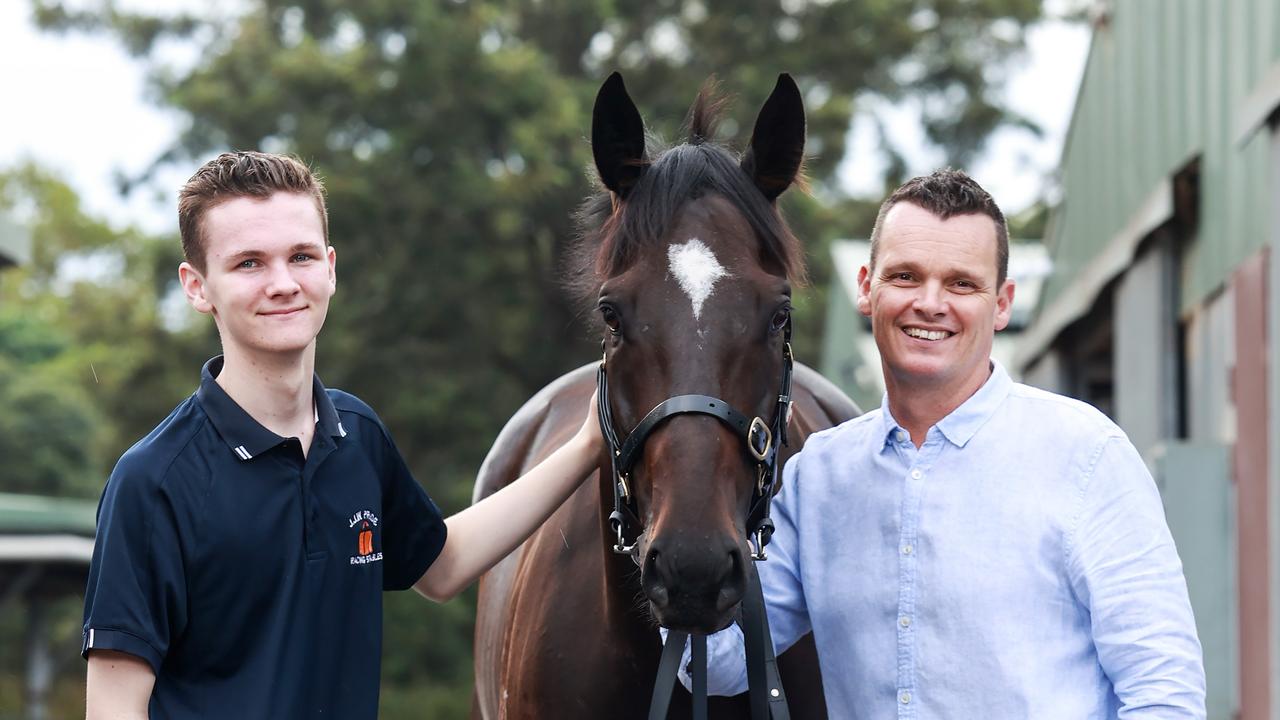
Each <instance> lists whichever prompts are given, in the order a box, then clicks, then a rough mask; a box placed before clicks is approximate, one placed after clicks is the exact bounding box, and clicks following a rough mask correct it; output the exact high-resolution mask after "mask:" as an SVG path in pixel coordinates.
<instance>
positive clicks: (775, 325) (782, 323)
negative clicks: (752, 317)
mask: <svg viewBox="0 0 1280 720" xmlns="http://www.w3.org/2000/svg"><path fill="white" fill-rule="evenodd" d="M790 320H791V308H789V307H781V308H778V310H777V312H775V313H774V314H773V319H772V320H770V321H769V332H775V333H776V332H779V331H781V330H782V329H783V328H785V327H786V326H787V323H788V322H789V321H790Z"/></svg>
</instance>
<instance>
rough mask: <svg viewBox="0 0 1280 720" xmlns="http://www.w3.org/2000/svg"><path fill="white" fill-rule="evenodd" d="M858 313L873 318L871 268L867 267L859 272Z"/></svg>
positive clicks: (863, 267)
mask: <svg viewBox="0 0 1280 720" xmlns="http://www.w3.org/2000/svg"><path fill="white" fill-rule="evenodd" d="M858 312H860V313H862V314H863V315H866V316H867V317H871V268H869V267H867V266H866V265H863V266H862V267H861V268H860V269H859V270H858Z"/></svg>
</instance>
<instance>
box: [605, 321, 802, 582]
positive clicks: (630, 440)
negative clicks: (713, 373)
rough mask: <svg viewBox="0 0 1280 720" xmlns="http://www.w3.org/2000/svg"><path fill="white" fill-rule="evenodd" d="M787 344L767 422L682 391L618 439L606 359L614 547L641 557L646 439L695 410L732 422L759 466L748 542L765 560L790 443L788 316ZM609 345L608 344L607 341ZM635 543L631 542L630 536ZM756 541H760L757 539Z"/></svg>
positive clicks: (758, 557)
mask: <svg viewBox="0 0 1280 720" xmlns="http://www.w3.org/2000/svg"><path fill="white" fill-rule="evenodd" d="M784 332H785V336H784V341H783V346H782V380H781V388H780V390H779V391H778V400H777V403H776V404H775V406H774V412H773V419H772V421H771V422H769V423H768V424H767V425H766V424H765V421H764V420H761V419H760V418H759V417H754V418H750V419H748V417H747V416H746V415H744V414H742V413H741V412H738V411H737V410H735V409H734V408H733V406H732V405H730V404H729V403H727V402H725V401H724V400H721V399H720V398H717V397H712V396H710V395H677V396H675V397H672V398H668V399H666V400H664V401H662V402H661V403H658V405H657V407H655V408H653V409H652V410H650V411H649V413H648V414H647V415H645V416H644V419H642V420H641V421H640V422H639V423H638V424H637V425H636V426H635V428H634V429H633V430H632V431H631V433H630V434H629V435H627V438H626V440H624V441H621V442H620V441H619V440H618V432H617V430H616V429H615V428H614V424H613V411H612V409H611V408H610V404H609V377H608V374H607V373H606V371H605V364H606V363H605V358H604V357H601V358H600V370H599V371H598V372H597V373H596V390H597V406H598V409H599V417H600V430H601V433H602V434H603V435H604V439H605V441H606V442H607V443H609V455H610V458H611V459H612V460H613V513H612V514H611V515H610V516H609V525H610V526H611V527H612V528H613V531H614V533H615V535H616V536H617V542H616V543H614V546H613V551H614V552H616V553H619V554H621V555H630V556H631V557H632V559H633V560H635V561H636V562H637V564H638V563H639V558H638V557H636V549H635V540H634V536H631V535H630V534H629V530H630V527H631V526H634V527H637V528H642V527H643V526H644V523H642V522H641V521H640V517H639V511H638V508H637V507H636V504H635V503H636V499H635V494H634V489H633V487H632V484H631V470H632V468H633V467H634V466H635V464H636V461H638V460H639V459H640V455H641V454H642V453H643V452H644V443H645V440H647V439H648V437H649V435H650V434H652V433H653V431H654V430H655V429H656V428H657V427H658V425H660V424H662V422H663V421H665V420H667V419H668V418H671V417H673V416H675V415H681V414H686V413H695V414H701V415H710V416H711V417H714V418H716V419H718V420H720V421H721V422H723V423H724V424H726V425H728V426H729V427H730V428H731V429H732V430H733V431H734V433H735V434H736V435H737V436H738V437H740V438H742V440H743V443H744V444H745V445H746V450H747V453H748V454H749V455H750V457H751V460H752V462H753V464H754V465H755V467H756V483H755V488H754V489H753V490H752V495H751V505H750V507H751V509H750V510H749V511H748V513H747V522H746V528H747V541H748V542H749V543H752V544H753V547H752V551H751V558H752V559H753V560H764V559H765V557H766V556H765V552H764V547H765V545H767V544H768V543H769V537H770V535H772V534H773V521H772V520H770V519H769V506H770V502H771V501H772V499H773V494H774V491H775V490H776V488H777V482H778V448H779V446H781V445H786V444H787V422H788V420H789V419H790V417H789V416H790V414H791V366H792V358H791V320H790V318H788V319H787V324H786V327H785V331H784ZM601 345H602V346H603V343H601ZM629 537H630V543H629V544H628V538H629ZM752 541H754V542H752Z"/></svg>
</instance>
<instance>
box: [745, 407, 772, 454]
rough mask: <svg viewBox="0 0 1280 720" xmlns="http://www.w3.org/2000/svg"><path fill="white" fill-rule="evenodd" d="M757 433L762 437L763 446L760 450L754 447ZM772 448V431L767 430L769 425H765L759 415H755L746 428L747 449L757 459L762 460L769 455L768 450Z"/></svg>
mask: <svg viewBox="0 0 1280 720" xmlns="http://www.w3.org/2000/svg"><path fill="white" fill-rule="evenodd" d="M757 434H760V435H762V436H763V437H764V448H763V449H761V450H757V449H756V443H755V438H756V435H757ZM772 448H773V433H771V432H769V426H768V425H765V423H764V421H763V420H761V419H760V417H759V416H756V417H755V418H754V419H753V420H752V421H751V427H749V428H747V450H748V451H749V452H750V453H751V456H752V457H754V458H755V459H756V460H757V461H759V462H764V459H765V458H767V457H769V450H770V449H772Z"/></svg>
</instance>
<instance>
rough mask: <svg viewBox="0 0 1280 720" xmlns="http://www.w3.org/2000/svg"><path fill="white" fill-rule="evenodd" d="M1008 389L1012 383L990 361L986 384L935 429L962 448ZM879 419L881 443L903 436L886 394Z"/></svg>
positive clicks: (991, 412)
mask: <svg viewBox="0 0 1280 720" xmlns="http://www.w3.org/2000/svg"><path fill="white" fill-rule="evenodd" d="M1011 389H1013V380H1012V379H1011V378H1010V377H1009V373H1008V372H1007V371H1006V370H1005V369H1004V366H1003V365H1001V364H1000V362H999V361H997V360H996V359H995V358H992V359H991V376H990V377H988V378H987V381H986V382H985V383H983V384H982V387H980V388H978V391H977V392H976V393H974V394H973V395H972V396H970V397H969V399H968V400H965V401H964V402H963V403H961V404H960V407H958V408H956V409H955V410H952V411H951V413H950V414H949V415H947V416H946V417H944V418H942V420H940V421H938V424H937V425H936V426H935V427H937V428H938V431H939V432H941V433H942V436H943V437H945V438H946V439H947V441H948V442H950V443H951V444H952V445H955V446H957V447H964V446H965V444H967V443H968V442H969V440H970V439H972V438H973V436H974V435H975V434H977V432H978V430H979V429H980V428H981V427H982V426H983V425H985V424H986V422H987V421H988V420H990V419H991V416H992V415H994V414H995V412H996V410H997V409H998V408H999V407H1000V405H1001V403H1003V402H1004V400H1005V398H1007V397H1008V396H1009V391H1010V390H1011ZM880 416H881V429H882V431H883V433H884V442H885V443H891V442H892V441H893V440H894V439H895V433H897V432H898V431H899V430H901V431H902V432H904V433H905V432H906V430H905V429H903V428H902V426H901V425H899V424H898V421H897V420H894V419H893V413H891V412H889V395H888V393H885V395H884V397H883V399H882V400H881V401H880Z"/></svg>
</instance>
